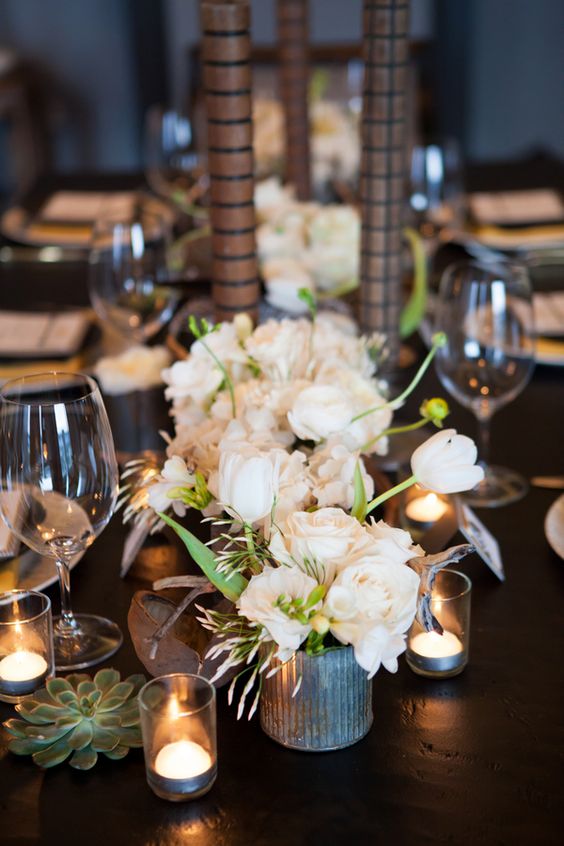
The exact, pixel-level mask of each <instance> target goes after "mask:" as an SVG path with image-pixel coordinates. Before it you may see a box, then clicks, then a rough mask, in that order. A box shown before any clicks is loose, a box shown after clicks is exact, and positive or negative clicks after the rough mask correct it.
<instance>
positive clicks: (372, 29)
mask: <svg viewBox="0 0 564 846" xmlns="http://www.w3.org/2000/svg"><path fill="white" fill-rule="evenodd" d="M363 14H364V42H363V52H364V65H365V70H364V91H363V106H362V134H361V139H362V158H361V174H360V198H361V209H362V240H361V267H360V273H361V286H360V298H359V319H360V322H361V325H362V327H363V329H364V330H367V331H379V332H383V333H384V334H385V335H386V336H387V339H388V349H389V358H388V367H389V368H390V369H391V368H394V367H395V366H396V365H397V363H398V357H399V347H400V338H399V318H400V311H401V281H402V260H401V256H402V248H401V238H402V217H403V205H404V189H405V165H406V156H405V144H406V113H407V80H408V70H409V68H408V63H409V55H408V22H409V0H364V12H363Z"/></svg>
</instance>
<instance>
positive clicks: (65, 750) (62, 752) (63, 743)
mask: <svg viewBox="0 0 564 846" xmlns="http://www.w3.org/2000/svg"><path fill="white" fill-rule="evenodd" d="M71 752H72V749H71V748H70V746H69V745H68V742H67V739H66V737H61V739H60V740H57V741H56V742H55V743H52V744H51V745H50V746H47V747H46V748H45V749H40V750H39V752H34V753H33V755H32V757H33V760H34V761H35V763H36V764H37V765H38V766H39V767H45V768H47V767H54V766H55V765H56V764H62V763H63V761H66V760H67V758H68V757H69V755H70V754H71Z"/></svg>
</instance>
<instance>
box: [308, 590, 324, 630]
mask: <svg viewBox="0 0 564 846" xmlns="http://www.w3.org/2000/svg"><path fill="white" fill-rule="evenodd" d="M326 590H327V589H326V587H325V585H317V587H315V588H314V589H313V590H312V592H311V593H310V595H309V596H308V598H307V602H306V604H305V605H304V610H307V609H309V608H313V607H314V605H317V603H318V602H321V600H322V599H323V597H324V596H325V591H326ZM306 623H307V618H306Z"/></svg>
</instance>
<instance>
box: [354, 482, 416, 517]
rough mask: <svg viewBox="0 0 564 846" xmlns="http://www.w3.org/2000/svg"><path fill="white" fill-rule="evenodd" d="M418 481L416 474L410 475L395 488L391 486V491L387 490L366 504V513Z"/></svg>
mask: <svg viewBox="0 0 564 846" xmlns="http://www.w3.org/2000/svg"><path fill="white" fill-rule="evenodd" d="M416 482H417V477H416V476H410V477H409V479H406V480H405V481H404V482H400V483H399V485H396V486H395V487H393V488H390V490H389V491H385V492H384V493H383V494H380V496H377V497H376V499H373V500H372V502H369V503H368V505H367V506H366V514H367V515H368V514H370V512H371V511H373V510H374V509H375V508H376V506H378V505H381V504H382V503H383V502H386V500H387V499H390V498H391V497H392V496H395V495H396V494H399V493H401V492H402V491H404V490H405V489H406V488H410V487H411V485H414V484H415V483H416Z"/></svg>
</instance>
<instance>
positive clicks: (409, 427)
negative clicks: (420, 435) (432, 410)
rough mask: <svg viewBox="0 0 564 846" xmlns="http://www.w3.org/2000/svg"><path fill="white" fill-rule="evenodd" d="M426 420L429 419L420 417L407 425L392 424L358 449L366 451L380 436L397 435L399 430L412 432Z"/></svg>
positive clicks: (426, 421)
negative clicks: (392, 425)
mask: <svg viewBox="0 0 564 846" xmlns="http://www.w3.org/2000/svg"><path fill="white" fill-rule="evenodd" d="M428 422H429V420H428V418H427V417H422V418H421V420H417V421H416V422H415V423H410V424H409V425H407V426H394V427H393V428H391V429H384V431H383V432H380V434H379V435H376V437H375V438H372V440H370V441H367V442H366V443H365V444H364V446H361V448H360V451H361V452H366V450H367V449H370V447H371V446H372V445H373V444H375V443H376V441H379V440H380V438H386V437H389V436H390V435H399V433H400V432H413V430H414V429H420V428H421V427H422V426H424V425H425V424H426V423H428Z"/></svg>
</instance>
